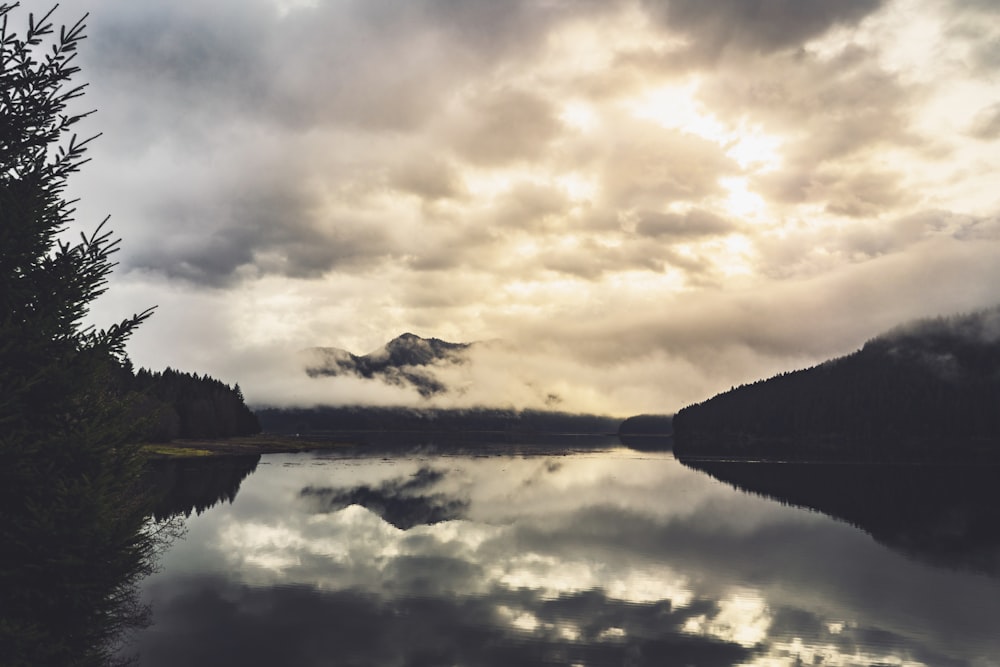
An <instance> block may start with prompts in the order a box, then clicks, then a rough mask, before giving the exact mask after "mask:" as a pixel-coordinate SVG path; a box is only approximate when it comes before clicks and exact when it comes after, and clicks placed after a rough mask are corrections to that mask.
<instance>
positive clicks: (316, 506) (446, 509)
mask: <svg viewBox="0 0 1000 667" xmlns="http://www.w3.org/2000/svg"><path fill="white" fill-rule="evenodd" d="M444 476H445V473H444V472H442V471H440V470H434V469H432V468H421V469H420V470H418V471H417V472H416V473H414V474H413V475H412V476H410V477H408V478H395V479H389V480H385V481H384V482H382V483H381V484H378V485H377V486H369V485H367V484H362V485H360V486H356V487H353V488H332V487H318V486H311V485H310V486H307V487H305V488H303V489H302V491H300V492H299V497H300V498H302V499H303V500H304V501H305V502H306V504H307V505H308V506H309V508H310V509H311V510H312V511H314V512H317V513H328V512H339V511H340V510H342V509H344V508H345V507H348V506H350V505H360V506H362V507H364V508H365V509H368V510H369V511H371V512H374V513H375V514H377V515H378V516H380V517H382V519H383V520H384V521H386V522H388V523H390V524H392V525H393V526H395V527H396V528H399V529H401V530H408V529H410V528H413V527H414V526H419V525H432V524H435V523H440V522H441V521H449V520H451V519H458V518H461V517H462V516H463V514H464V513H465V510H467V509H468V506H469V501H468V500H463V499H458V498H452V497H450V496H448V495H446V494H444V493H439V492H434V491H432V490H431V488H432V487H433V486H435V485H436V484H437V482H438V481H440V480H441V479H442V478H443V477H444Z"/></svg>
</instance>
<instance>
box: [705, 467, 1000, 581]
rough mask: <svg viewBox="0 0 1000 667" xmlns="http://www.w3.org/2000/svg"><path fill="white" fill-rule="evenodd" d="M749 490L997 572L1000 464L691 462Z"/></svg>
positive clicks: (926, 553) (904, 548)
mask: <svg viewBox="0 0 1000 667" xmlns="http://www.w3.org/2000/svg"><path fill="white" fill-rule="evenodd" d="M687 465H690V466H691V467H692V468H694V469H696V470H701V471H703V472H706V473H708V474H710V475H712V476H713V477H715V478H716V479H719V480H721V481H723V482H726V483H728V484H732V485H733V486H735V487H736V488H739V489H741V490H744V491H748V492H751V493H759V494H763V495H765V496H768V497H771V498H774V499H776V500H778V501H780V502H785V503H791V504H794V505H799V506H802V507H807V508H811V509H815V510H819V511H820V512H823V513H824V514H827V515H830V516H832V517H836V518H838V519H842V520H844V521H847V522H849V523H851V524H853V525H855V526H857V527H859V528H861V529H862V530H864V531H866V532H867V533H869V534H871V535H872V536H873V537H874V538H875V539H876V540H878V541H879V542H881V543H883V544H885V545H887V546H889V547H892V548H893V549H896V550H898V551H900V552H902V553H905V554H908V555H910V556H912V557H914V558H918V559H920V560H923V561H925V562H928V563H932V564H935V565H940V566H945V567H952V568H958V569H970V570H975V571H979V572H983V573H987V574H990V575H993V576H998V575H1000V485H998V484H997V479H998V477H1000V468H998V467H996V466H989V465H976V466H969V465H950V466H928V465H903V466H899V465H863V464H820V465H818V464H808V463H770V464H769V463H741V462H721V461H700V462H690V463H688V464H687Z"/></svg>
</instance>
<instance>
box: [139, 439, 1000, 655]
mask: <svg viewBox="0 0 1000 667" xmlns="http://www.w3.org/2000/svg"><path fill="white" fill-rule="evenodd" d="M286 464H288V465H286ZM304 489H313V490H314V492H310V493H307V494H303V490H304ZM394 491H395V492H398V493H396V494H395V495H394V493H393V492H394ZM352 498H353V499H355V503H356V504H348V505H346V506H344V507H343V508H342V509H338V507H340V506H341V505H344V504H345V502H346V501H347V500H350V499H352ZM357 501H365V502H366V503H367V504H368V505H369V507H365V506H362V504H359V503H358V502H357ZM400 501H405V502H403V506H407V503H410V505H413V506H416V507H419V508H421V509H420V511H417V512H403V513H402V514H401V515H398V516H397V515H396V514H393V512H394V511H395V510H389V511H388V512H387V508H390V507H393V503H398V502H400ZM428 508H431V509H432V510H433V511H428ZM434 508H438V509H440V508H446V511H445V513H444V514H442V513H440V512H439V511H438V510H435V509H434ZM449 508H450V509H449ZM380 514H381V515H382V516H380ZM399 516H404V517H405V520H401V519H400V518H399ZM383 517H385V518H383ZM393 524H396V525H393ZM403 527H405V529H404V528H403ZM147 595H148V597H149V598H150V599H151V601H152V603H153V605H154V614H155V625H154V626H153V628H152V629H151V630H150V631H148V632H146V633H144V634H143V635H141V636H140V637H139V647H138V648H139V649H140V650H141V651H142V654H143V664H148V665H161V664H162V665H168V664H170V665H172V664H190V665H199V664H206V665H207V664H219V662H220V661H221V662H226V663H230V664H244V665H254V664H286V665H319V664H327V663H328V662H329V661H331V660H333V662H335V663H337V664H358V665H363V664H364V665H367V664H371V665H423V664H427V665H431V664H435V665H436V664H461V665H493V664H505V665H513V664H517V665H531V664H585V665H611V664H614V665H620V664H637V665H642V664H666V665H674V664H676V665H685V664H693V665H760V666H764V665H793V664H796V660H799V659H801V660H802V662H804V663H806V664H811V663H812V662H813V661H814V660H822V661H823V664H834V665H855V664H871V663H875V662H886V663H889V664H910V665H921V664H923V665H935V666H937V665H970V666H971V665H977V666H978V665H992V664H996V663H995V662H991V660H993V658H991V656H995V655H998V654H1000V640H998V639H996V638H995V632H994V629H995V627H996V623H997V621H998V620H1000V582H998V581H997V580H995V579H989V578H986V577H982V576H978V575H974V574H967V573H960V572H952V571H948V570H944V569H935V568H931V567H929V566H927V565H924V564H921V563H918V562H914V561H912V560H909V559H907V558H905V557H904V556H901V555H899V554H897V553H895V552H893V551H891V550H889V549H887V548H885V547H883V546H880V545H878V544H877V543H875V542H874V541H873V540H872V539H871V538H870V537H868V536H867V535H865V534H863V533H861V532H860V531H858V530H856V529H854V528H851V527H850V526H847V525H845V524H842V523H838V522H835V521H833V520H832V519H828V518H827V517H824V516H823V515H820V514H818V513H813V512H806V511H802V510H799V509H795V508H792V507H785V506H782V505H779V504H777V503H774V502H772V501H768V500H766V499H763V498H758V497H753V496H749V495H746V494H743V493H740V492H738V491H735V490H733V489H731V488H729V487H727V486H725V485H723V484H721V483H719V482H717V481H715V480H713V479H711V478H709V477H708V476H706V475H702V474H700V473H698V472H695V471H692V470H688V469H685V468H683V467H682V466H680V465H679V464H677V462H676V461H674V460H673V459H672V458H671V457H670V455H669V454H660V455H658V454H648V453H636V452H628V451H625V450H613V451H611V452H607V453H591V454H574V455H570V456H565V457H561V458H558V459H553V458H546V457H525V458H507V457H478V458H476V457H423V458H410V459H406V458H398V459H393V460H384V459H374V458H373V459H363V458H356V459H342V460H330V459H309V458H307V457H291V456H279V455H275V456H267V457H264V459H262V461H261V465H260V466H259V468H258V471H257V472H256V473H255V474H254V475H253V476H251V477H250V478H248V479H247V480H246V481H245V482H244V484H243V487H242V489H241V491H240V495H239V497H238V498H237V500H236V502H235V503H234V504H233V505H230V506H219V507H217V508H214V509H213V510H211V511H209V512H206V513H205V514H203V515H202V516H198V517H192V518H191V519H190V521H189V538H188V540H187V541H186V542H184V543H183V544H178V545H177V546H176V547H175V548H174V549H173V551H172V552H171V553H170V554H168V555H167V557H166V559H165V562H164V570H163V572H162V573H161V574H159V575H157V576H155V577H154V578H152V579H151V580H150V581H149V583H148V586H147Z"/></svg>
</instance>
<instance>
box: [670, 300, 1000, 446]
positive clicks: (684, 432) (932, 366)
mask: <svg viewBox="0 0 1000 667" xmlns="http://www.w3.org/2000/svg"><path fill="white" fill-rule="evenodd" d="M673 426H674V437H675V451H677V452H678V454H679V455H681V456H684V455H693V456H697V455H712V456H715V455H725V456H729V455H736V456H753V457H763V458H772V457H774V458H817V457H818V458H838V457H841V456H850V457H853V458H861V459H885V460H892V459H898V458H903V459H920V460H925V459H941V458H948V457H953V456H974V457H981V456H986V457H989V456H995V455H1000V307H997V308H992V309H989V310H985V311H980V312H977V313H973V314H970V315H964V316H957V317H951V318H937V319H932V320H923V321H919V322H915V323H912V324H909V325H906V326H902V327H899V328H897V329H894V330H892V331H890V332H888V333H886V334H884V335H881V336H878V337H877V338H874V339H872V340H870V341H868V342H867V343H866V344H865V345H864V347H862V348H861V349H860V350H858V351H857V352H855V353H853V354H850V355H848V356H846V357H842V358H839V359H835V360H832V361H828V362H826V363H824V364H822V365H819V366H816V367H813V368H809V369H805V370H800V371H795V372H792V373H785V374H782V375H779V376H776V377H773V378H770V379H768V380H763V381H759V382H755V383H754V384H751V385H744V386H741V387H738V388H735V389H733V390H730V391H728V392H725V393H723V394H719V395H718V396H715V397H714V398H712V399H709V400H707V401H705V402H704V403H700V404H697V405H692V406H689V407H686V408H684V409H683V410H681V411H680V412H678V413H677V415H676V416H675V417H674V422H673Z"/></svg>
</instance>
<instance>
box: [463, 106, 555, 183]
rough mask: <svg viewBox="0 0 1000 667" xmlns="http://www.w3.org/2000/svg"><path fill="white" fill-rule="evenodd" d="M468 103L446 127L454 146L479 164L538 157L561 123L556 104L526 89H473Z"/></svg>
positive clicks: (502, 162) (501, 162) (471, 160)
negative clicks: (465, 110) (454, 123)
mask: <svg viewBox="0 0 1000 667" xmlns="http://www.w3.org/2000/svg"><path fill="white" fill-rule="evenodd" d="M468 107H469V108H468V115H467V116H466V117H464V118H462V117H460V118H459V120H458V127H457V128H456V127H454V126H452V127H449V128H448V130H447V131H448V134H449V136H450V138H451V139H452V141H451V142H449V143H451V145H452V146H453V148H454V149H455V150H457V151H458V153H459V154H460V155H461V156H462V157H464V158H465V159H466V160H468V161H469V162H471V163H473V164H477V165H493V166H495V165H502V164H506V163H508V162H513V161H519V160H525V161H526V160H532V159H537V158H539V157H540V156H541V155H542V154H543V153H544V152H545V150H546V148H547V146H548V144H549V143H550V142H551V141H552V140H553V139H554V138H555V137H556V136H557V134H558V133H559V131H560V129H561V127H562V126H561V124H560V122H559V120H558V119H557V118H556V114H555V109H554V108H553V106H552V105H551V104H550V103H549V102H548V101H547V100H545V99H544V98H543V97H541V96H539V95H537V94H536V93H533V92H528V91H525V90H518V89H514V88H507V87H505V88H501V89H499V90H488V91H474V92H472V93H470V100H469V102H468Z"/></svg>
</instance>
